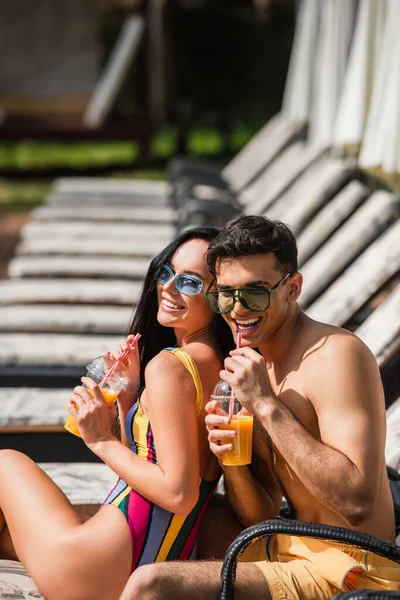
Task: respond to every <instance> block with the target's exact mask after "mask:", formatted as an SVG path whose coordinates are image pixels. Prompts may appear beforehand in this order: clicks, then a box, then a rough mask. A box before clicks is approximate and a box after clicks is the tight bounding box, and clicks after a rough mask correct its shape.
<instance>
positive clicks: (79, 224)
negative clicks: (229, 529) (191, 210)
mask: <svg viewBox="0 0 400 600" xmlns="http://www.w3.org/2000/svg"><path fill="white" fill-rule="evenodd" d="M175 233H176V230H175V227H173V226H171V225H169V224H164V223H161V224H158V223H156V224H153V223H146V224H145V225H143V223H116V222H114V223H98V222H93V221H88V220H83V219H78V220H77V219H72V220H71V221H58V222H56V223H53V222H52V221H46V222H43V221H35V220H31V221H29V222H28V223H26V224H25V225H24V227H23V228H22V230H21V238H22V239H23V240H31V239H37V238H57V239H60V238H62V239H64V240H74V239H76V238H82V237H84V238H85V239H98V240H102V241H103V244H104V245H105V246H107V245H108V236H109V235H110V236H111V237H115V238H121V239H123V240H126V241H128V240H131V241H136V242H140V241H141V240H143V239H146V238H147V239H154V240H157V241H159V242H160V244H164V246H165V245H166V244H168V243H169V242H170V241H171V240H172V239H173V237H174V236H175Z"/></svg>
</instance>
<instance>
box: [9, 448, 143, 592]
mask: <svg viewBox="0 0 400 600" xmlns="http://www.w3.org/2000/svg"><path fill="white" fill-rule="evenodd" d="M0 482H1V484H0V511H1V513H2V514H3V516H4V519H5V523H6V525H7V528H8V531H9V534H10V536H11V539H12V543H13V547H14V548H15V552H16V555H17V556H18V558H19V560H20V561H21V562H22V563H23V565H24V566H25V568H26V569H27V570H28V572H29V574H30V575H31V576H32V578H33V579H34V581H35V583H36V585H37V586H38V588H39V590H40V591H41V593H42V594H43V595H44V596H45V597H46V598H47V600H64V599H65V600H66V599H68V600H75V599H81V598H85V600H92V599H93V600H95V599H96V600H102V599H104V600H106V599H107V600H112V599H117V598H119V595H120V593H121V591H122V589H123V587H124V585H125V583H126V581H127V580H128V577H129V573H130V567H131V560H132V542H131V538H130V534H129V528H128V526H127V523H126V520H125V518H124V516H123V514H122V512H121V511H120V510H119V509H117V508H116V507H114V506H106V507H104V508H102V509H101V510H100V511H99V512H98V513H97V514H96V515H94V516H93V517H92V518H91V519H89V520H88V521H86V522H85V523H82V520H81V519H80V518H79V516H78V515H77V514H76V512H75V511H74V509H73V507H72V506H71V504H70V502H69V501H68V499H67V497H66V496H65V495H64V493H63V492H62V491H61V490H60V489H59V488H58V487H57V486H56V485H55V484H54V482H53V481H52V480H51V479H50V478H49V477H48V476H47V475H46V474H45V473H44V472H43V471H42V470H41V469H40V468H39V467H38V466H37V465H36V464H35V463H34V462H33V461H32V460H31V459H29V458H28V457H27V456H25V455H23V454H20V453H19V452H15V451H13V450H0ZM6 536H7V530H6V529H5V528H4V527H3V538H5V537H6Z"/></svg>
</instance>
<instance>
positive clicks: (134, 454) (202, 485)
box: [0, 227, 232, 600]
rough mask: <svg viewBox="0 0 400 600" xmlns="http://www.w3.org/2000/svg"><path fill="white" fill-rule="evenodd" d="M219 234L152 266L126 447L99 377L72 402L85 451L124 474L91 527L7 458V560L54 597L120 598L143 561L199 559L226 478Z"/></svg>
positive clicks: (1, 518) (127, 410) (185, 241)
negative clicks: (212, 401) (217, 310)
mask: <svg viewBox="0 0 400 600" xmlns="http://www.w3.org/2000/svg"><path fill="white" fill-rule="evenodd" d="M217 234H218V230H217V229H216V228H209V227H201V228H196V229H191V230H189V231H186V232H185V233H183V234H182V235H181V236H180V237H179V238H178V239H177V240H175V241H174V242H172V243H171V244H170V245H169V246H168V247H167V248H166V249H165V250H164V251H163V252H161V253H160V254H159V255H158V256H157V257H156V258H155V259H154V260H153V261H152V262H151V265H150V268H149V271H148V274H147V276H146V279H145V283H144V288H143V293H142V297H141V300H140V302H139V306H138V308H137V310H136V314H135V316H134V318H133V322H132V327H131V332H140V333H141V334H142V337H141V339H140V341H139V348H138V350H135V349H134V350H131V351H130V353H129V355H128V358H127V365H128V368H129V371H130V383H129V386H128V390H127V391H126V392H125V393H121V394H120V396H119V399H118V408H119V415H120V418H121V422H122V423H124V422H125V427H123V431H122V442H121V441H120V440H119V439H117V438H116V437H115V436H114V435H113V433H112V429H113V418H112V411H110V410H109V408H108V406H107V404H106V402H105V401H104V398H103V396H102V394H101V392H100V390H99V389H98V387H97V386H96V385H95V383H94V382H93V381H92V380H91V379H88V378H85V377H83V378H82V382H83V383H84V384H85V385H86V386H87V387H88V388H90V390H91V394H89V392H88V390H87V389H85V388H84V387H82V386H77V387H76V388H75V389H74V394H73V395H72V397H71V398H70V400H69V402H68V410H69V412H70V413H71V414H72V415H73V417H74V418H75V421H76V423H77V425H78V427H79V430H80V434H81V436H82V439H83V440H84V442H85V443H86V445H87V446H88V447H89V448H90V449H91V450H92V451H93V452H94V453H95V454H96V455H97V456H98V457H99V458H101V459H102V460H103V461H104V462H105V463H106V464H108V466H109V467H110V468H111V469H112V470H113V471H114V472H115V473H116V474H117V475H118V476H119V477H120V480H119V481H118V483H117V486H116V487H115V488H114V490H112V491H111V493H110V495H109V496H108V498H107V500H106V501H105V504H104V506H103V507H102V508H101V510H99V511H98V512H97V513H96V514H95V515H94V516H93V517H91V518H90V519H87V520H83V519H82V518H80V517H79V516H78V515H77V514H76V513H75V511H74V509H73V507H72V506H71V505H70V503H69V501H68V500H67V498H66V497H65V495H64V494H63V493H62V492H61V490H60V489H59V488H58V487H57V486H56V485H55V484H54V483H53V482H52V481H51V480H50V479H49V478H48V477H47V476H46V475H45V474H44V473H43V472H42V471H41V470H40V469H39V468H38V467H37V466H36V464H35V463H34V462H32V461H31V460H30V459H29V458H28V457H26V456H25V455H23V454H20V453H18V452H14V451H11V450H2V451H0V481H1V484H0V557H1V558H14V559H19V560H20V561H21V562H22V563H23V564H24V566H25V567H26V569H27V570H28V572H29V573H30V575H31V576H32V578H33V579H34V581H35V583H36V585H37V586H38V588H39V590H40V591H41V593H42V594H43V595H44V596H45V597H46V598H47V600H64V599H65V600H67V599H68V600H74V599H82V598H85V600H92V599H93V600H101V599H104V600H112V599H114V598H115V599H117V598H119V596H120V594H121V592H122V589H123V587H124V585H125V584H126V582H127V580H128V577H129V575H130V573H131V571H132V570H133V569H134V568H135V567H136V566H138V565H139V564H145V563H146V562H153V561H159V560H173V559H176V558H192V557H194V556H193V555H194V547H195V542H196V537H197V530H198V525H199V521H200V518H201V516H202V513H203V511H204V508H205V505H206V502H207V500H208V498H209V497H210V495H211V493H212V491H213V488H214V485H215V483H216V480H217V478H218V476H219V467H218V464H217V461H216V459H215V457H214V456H213V455H212V454H211V452H210V450H209V446H208V441H207V432H206V428H205V426H204V416H205V412H204V407H203V398H205V399H207V398H208V397H209V396H210V394H211V391H212V389H213V386H214V385H215V383H216V381H217V380H218V378H219V371H220V369H221V367H222V359H223V356H224V355H225V354H226V353H227V352H228V351H229V346H231V345H232V341H231V340H232V337H231V334H230V332H229V330H228V329H227V328H225V325H224V322H223V321H222V319H221V320H218V321H217V320H216V319H215V315H214V314H213V313H212V312H211V310H210V309H209V307H208V306H207V303H206V300H205V298H204V290H205V289H207V287H208V285H209V284H210V282H211V279H212V276H211V274H210V273H209V271H208V270H207V267H206V264H205V259H204V255H205V252H206V250H207V247H208V244H209V242H210V241H211V239H213V238H214V237H215V236H216V235H217ZM217 338H218V339H219V340H220V344H217V342H216V339H217ZM126 347H127V341H123V342H122V343H121V348H120V351H122V350H124V349H125V348H126ZM166 348H168V350H167V351H164V349H166ZM117 354H118V353H117ZM138 355H139V356H140V360H139V356H138ZM76 407H77V408H78V409H79V410H76ZM150 423H151V426H150ZM125 444H126V445H125ZM127 445H129V446H130V447H127Z"/></svg>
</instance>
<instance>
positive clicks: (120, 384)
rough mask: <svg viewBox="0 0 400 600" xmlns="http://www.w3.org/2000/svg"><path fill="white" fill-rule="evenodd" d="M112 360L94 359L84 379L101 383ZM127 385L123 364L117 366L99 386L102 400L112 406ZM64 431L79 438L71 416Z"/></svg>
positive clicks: (79, 435) (100, 357) (87, 367)
mask: <svg viewBox="0 0 400 600" xmlns="http://www.w3.org/2000/svg"><path fill="white" fill-rule="evenodd" d="M114 362H115V361H114V360H113V359H111V358H107V357H104V356H99V357H98V358H95V359H94V361H93V362H91V363H90V365H87V366H86V369H87V373H86V377H90V379H93V381H95V382H96V383H97V384H98V385H99V384H100V383H101V382H102V381H103V379H104V377H105V375H106V373H107V371H109V369H110V368H111V367H112V366H113V364H114ZM127 385H128V376H127V373H126V368H125V366H124V365H123V364H121V365H119V366H118V367H117V368H116V370H115V371H114V373H113V374H112V375H111V376H110V377H109V378H108V379H107V381H106V382H105V383H104V384H103V385H102V386H101V388H100V390H101V393H102V394H103V396H104V400H105V401H106V402H107V404H108V405H109V406H112V404H113V402H114V400H115V399H116V398H117V397H118V394H119V393H120V392H121V391H122V390H123V389H125V388H126V386H127ZM64 427H65V429H66V430H67V431H69V432H70V433H73V434H74V435H76V436H78V437H81V434H80V433H79V429H78V427H77V425H76V423H75V420H74V418H73V416H72V415H69V416H68V418H67V420H66V421H65V425H64Z"/></svg>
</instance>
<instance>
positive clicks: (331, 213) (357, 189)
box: [297, 181, 370, 266]
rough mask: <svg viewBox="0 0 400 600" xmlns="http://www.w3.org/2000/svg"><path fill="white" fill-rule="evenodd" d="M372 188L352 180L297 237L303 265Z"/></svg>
mask: <svg viewBox="0 0 400 600" xmlns="http://www.w3.org/2000/svg"><path fill="white" fill-rule="evenodd" d="M369 193H370V190H369V189H368V188H367V187H366V186H365V185H363V184H362V183H360V182H359V181H350V183H348V184H347V185H346V186H345V187H344V188H343V190H341V191H340V192H339V193H338V194H336V196H335V197H334V198H332V200H331V201H330V202H328V204H327V205H326V206H324V208H322V209H321V210H320V211H319V212H318V213H317V215H316V216H315V217H314V218H313V219H312V221H311V222H310V223H309V225H306V227H305V229H303V231H302V232H301V233H300V234H299V236H298V237H297V246H298V249H299V254H298V261H299V265H300V266H301V265H302V264H304V263H305V262H306V260H308V259H309V258H310V256H312V254H313V253H314V252H315V250H316V249H317V248H319V247H320V246H322V244H323V243H324V242H325V241H326V240H327V239H328V237H329V236H330V235H331V234H332V233H333V232H334V231H335V230H336V229H337V228H338V227H339V226H340V225H341V224H342V223H343V222H344V221H345V219H347V218H348V216H349V215H350V214H351V213H352V212H353V211H354V210H355V209H356V208H357V206H359V205H360V204H361V202H362V201H363V200H365V198H367V196H368V195H369Z"/></svg>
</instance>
